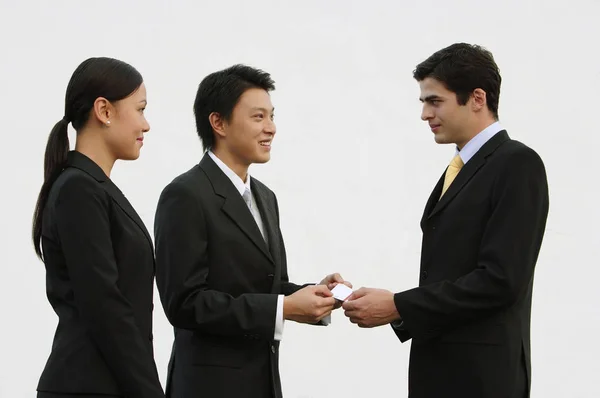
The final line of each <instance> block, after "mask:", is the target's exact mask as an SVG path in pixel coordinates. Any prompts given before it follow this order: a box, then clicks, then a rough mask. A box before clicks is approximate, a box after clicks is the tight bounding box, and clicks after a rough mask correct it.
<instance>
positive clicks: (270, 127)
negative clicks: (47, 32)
mask: <svg viewBox="0 0 600 398" xmlns="http://www.w3.org/2000/svg"><path fill="white" fill-rule="evenodd" d="M276 132H277V127H275V122H274V121H273V120H272V119H268V121H267V122H266V124H265V133H267V134H273V135H275V133H276Z"/></svg>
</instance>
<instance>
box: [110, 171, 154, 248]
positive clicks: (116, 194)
mask: <svg viewBox="0 0 600 398" xmlns="http://www.w3.org/2000/svg"><path fill="white" fill-rule="evenodd" d="M104 190H106V192H108V194H109V195H110V196H111V197H112V198H113V200H114V201H115V202H116V203H117V204H118V205H119V207H120V208H121V209H122V210H123V211H124V212H125V213H126V214H127V215H128V216H129V218H131V219H132V220H133V222H134V223H136V224H137V226H138V227H139V228H140V229H141V230H142V232H143V233H144V235H145V236H146V239H148V243H149V244H150V247H151V248H152V251H153V252H154V245H153V243H152V238H151V237H150V234H149V233H148V230H147V229H146V226H145V225H144V222H143V221H142V219H141V218H140V216H139V215H138V214H137V212H136V211H135V209H134V208H133V207H132V206H131V203H129V201H128V200H127V198H126V197H125V195H123V193H122V192H121V190H120V189H119V188H117V186H116V185H115V184H113V182H112V181H110V180H109V181H107V183H106V184H104Z"/></svg>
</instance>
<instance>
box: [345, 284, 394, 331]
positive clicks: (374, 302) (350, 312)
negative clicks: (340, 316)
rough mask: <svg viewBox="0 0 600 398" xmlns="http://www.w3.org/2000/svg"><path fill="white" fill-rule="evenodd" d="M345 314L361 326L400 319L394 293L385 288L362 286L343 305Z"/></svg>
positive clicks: (369, 326) (381, 323) (368, 326)
mask: <svg viewBox="0 0 600 398" xmlns="http://www.w3.org/2000/svg"><path fill="white" fill-rule="evenodd" d="M342 307H343V308H344V315H346V316H347V317H348V318H350V322H352V323H355V324H358V326H360V327H361V328H372V327H375V326H381V325H386V324H388V323H391V322H393V321H396V320H399V319H400V314H398V310H397V309H396V304H395V303H394V293H392V292H390V291H389V290H384V289H370V288H365V287H361V288H360V289H358V290H357V291H355V292H354V293H352V294H351V295H350V297H348V299H347V300H346V301H345V302H344V304H343V305H342Z"/></svg>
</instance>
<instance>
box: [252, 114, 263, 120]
mask: <svg viewBox="0 0 600 398" xmlns="http://www.w3.org/2000/svg"><path fill="white" fill-rule="evenodd" d="M254 117H255V118H257V119H262V118H263V117H264V116H263V114H262V113H257V114H256V115H254Z"/></svg>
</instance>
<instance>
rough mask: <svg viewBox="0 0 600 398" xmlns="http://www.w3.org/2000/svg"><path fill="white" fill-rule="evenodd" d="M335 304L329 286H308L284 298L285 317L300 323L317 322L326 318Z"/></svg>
mask: <svg viewBox="0 0 600 398" xmlns="http://www.w3.org/2000/svg"><path fill="white" fill-rule="evenodd" d="M334 305H335V299H334V298H333V295H332V293H331V291H330V290H329V289H328V288H327V286H323V285H315V286H307V287H305V288H303V289H300V290H298V291H297V292H296V293H294V294H292V295H290V296H287V297H285V298H284V300H283V318H284V319H288V320H291V321H296V322H300V323H312V324H315V323H317V322H319V321H320V320H321V319H323V318H325V317H326V316H328V315H329V314H331V311H333V307H334Z"/></svg>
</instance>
